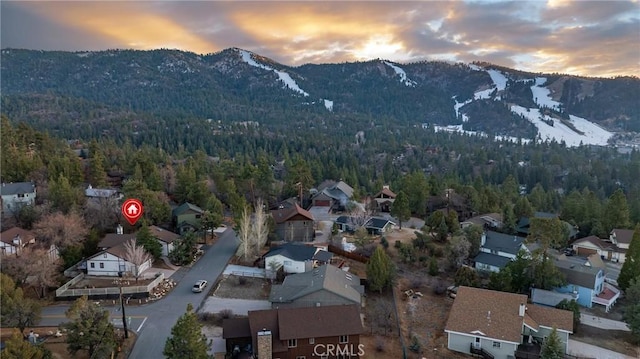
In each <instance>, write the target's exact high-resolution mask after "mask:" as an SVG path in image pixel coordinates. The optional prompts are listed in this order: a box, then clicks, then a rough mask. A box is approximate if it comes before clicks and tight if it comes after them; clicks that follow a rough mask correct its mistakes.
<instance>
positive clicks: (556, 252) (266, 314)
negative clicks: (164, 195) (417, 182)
mask: <svg viewBox="0 0 640 359" xmlns="http://www.w3.org/2000/svg"><path fill="white" fill-rule="evenodd" d="M400 190H401V189H400ZM308 193H309V194H308V196H303V197H292V198H290V199H287V200H285V201H282V202H280V203H277V204H275V205H273V206H271V209H270V210H268V209H266V210H265V207H266V206H264V205H259V206H256V207H255V209H254V210H255V211H257V212H255V213H252V214H251V215H249V213H247V212H245V213H244V214H243V215H241V216H239V217H238V216H235V219H233V218H234V217H233V216H227V217H226V218H225V219H222V220H219V221H213V223H212V224H213V225H211V224H208V223H206V221H207V218H206V217H207V216H208V214H207V213H206V212H207V211H206V210H204V209H202V208H200V207H199V206H198V205H196V204H193V203H189V202H184V203H181V204H177V203H176V204H175V205H174V206H173V208H172V209H171V218H170V220H169V221H167V222H166V223H165V224H162V225H148V224H146V223H143V224H142V225H141V226H129V225H127V224H125V223H124V222H123V221H121V220H119V221H118V222H120V223H118V225H117V226H116V228H114V232H112V233H107V234H105V235H104V236H103V237H101V238H97V243H96V244H95V249H94V252H95V253H93V254H91V255H88V256H86V257H84V258H82V259H81V260H80V261H78V262H77V263H74V264H73V265H71V266H69V267H68V268H67V267H65V268H64V275H65V276H66V277H67V279H66V280H65V281H66V283H64V285H61V286H60V287H59V288H58V289H57V290H55V295H54V297H55V300H56V304H60V303H71V301H74V300H76V299H78V298H80V300H82V298H85V300H86V298H88V300H90V301H93V302H95V303H96V304H100V305H107V306H108V305H110V304H111V305H114V307H113V309H112V310H110V312H111V315H112V319H111V321H112V322H113V325H115V326H116V327H120V328H122V329H124V330H125V331H130V330H132V331H133V332H134V333H140V332H141V330H142V331H144V330H145V321H146V322H147V323H151V322H152V321H153V319H152V318H153V316H154V314H153V313H150V314H149V316H148V317H147V318H146V319H145V320H144V321H142V322H141V323H140V324H139V326H138V327H137V329H136V328H135V325H133V326H132V323H131V321H132V318H131V317H129V318H128V321H129V322H128V323H126V322H127V320H126V319H125V317H124V310H125V306H127V307H129V308H127V309H126V310H127V312H131V311H133V312H136V311H138V310H141V309H143V308H145V306H149V307H150V308H151V307H152V306H158V305H160V304H161V303H162V302H163V301H169V300H170V299H169V298H171V297H172V296H174V297H175V296H177V295H178V291H183V290H185V289H188V290H189V291H191V289H193V291H194V292H196V288H195V287H194V288H191V287H192V286H193V283H189V282H187V283H185V282H184V280H185V278H187V277H188V276H186V275H185V274H186V273H189V274H191V273H192V272H196V271H197V273H193V274H194V275H195V276H202V278H201V279H202V280H201V281H198V282H203V284H202V286H204V292H205V293H207V295H206V296H204V297H203V298H202V301H201V302H200V303H195V304H196V305H195V306H194V307H195V308H196V309H195V311H194V312H190V311H189V310H190V309H188V311H187V314H185V315H197V316H198V317H199V318H200V321H201V324H200V327H203V333H205V334H206V338H207V340H209V341H210V344H209V349H208V351H209V352H210V354H211V355H215V356H216V357H220V358H265V359H266V358H292V359H293V358H295V359H299V358H311V357H314V356H319V357H324V358H338V357H340V358H342V357H349V358H356V357H366V358H397V357H400V356H401V355H407V357H418V356H422V357H428V358H431V357H433V358H441V357H442V358H450V357H451V358H454V357H455V358H458V357H460V358H462V357H464V356H465V354H467V355H474V356H479V357H482V358H505V359H507V358H519V359H530V358H545V355H547V354H545V351H548V350H556V351H558V352H559V353H561V354H562V355H564V356H565V357H566V358H599V357H600V356H598V355H593V354H590V353H592V351H591V349H588V347H589V346H590V345H591V344H587V343H589V342H591V340H590V337H589V336H590V335H594V334H588V333H584V334H581V332H583V331H584V329H582V328H588V327H589V326H590V327H592V328H593V330H596V331H594V332H593V333H601V332H602V331H613V332H615V333H628V331H629V329H628V328H627V327H626V325H625V324H624V323H622V322H618V320H619V319H620V316H619V314H616V313H619V311H617V309H618V306H617V304H618V302H619V301H620V302H621V303H622V304H621V305H623V306H629V305H632V303H629V302H628V301H625V299H624V291H623V290H621V289H620V286H619V283H618V276H619V275H620V272H621V268H622V266H623V265H624V263H625V262H629V261H630V260H631V261H634V260H635V258H629V257H628V256H627V255H625V254H629V253H630V252H631V246H633V245H634V244H633V243H635V246H636V247H637V246H638V244H639V242H640V232H639V231H638V229H636V230H635V232H634V230H629V229H623V228H614V229H613V230H612V231H611V233H610V235H609V237H608V238H599V237H597V236H588V237H583V238H579V239H576V230H575V228H574V226H573V225H571V224H569V223H567V222H564V221H562V219H561V218H559V217H558V215H556V214H553V213H544V212H532V213H531V215H530V216H529V217H521V218H519V220H518V222H517V223H515V226H514V227H513V229H512V230H507V229H506V228H505V224H504V220H505V219H504V218H503V216H502V215H501V214H497V213H486V214H477V213H470V212H469V211H468V208H467V207H466V206H465V204H464V201H462V200H457V197H456V196H457V194H456V193H455V191H454V190H453V189H446V190H445V191H444V192H443V193H442V194H441V196H433V197H431V198H429V199H428V200H427V203H430V213H429V215H428V216H427V218H426V221H424V220H420V219H418V218H413V217H411V216H410V215H407V208H406V207H405V208H403V206H407V203H406V202H405V201H406V199H405V198H404V193H402V194H400V195H397V194H396V193H394V192H393V191H392V190H391V189H390V187H389V186H386V185H385V186H383V187H382V188H381V189H380V191H379V192H378V193H375V194H372V195H371V196H363V197H361V199H360V201H358V200H356V199H355V198H354V190H353V188H351V187H350V186H349V185H348V184H346V183H345V182H343V181H331V180H328V181H325V182H323V184H322V187H319V188H317V189H312V190H311V191H309V192H308ZM84 194H85V196H86V201H87V205H91V203H94V205H95V204H96V203H97V205H100V206H105V205H112V206H115V207H114V208H117V205H118V204H119V203H121V202H122V201H123V200H124V196H123V195H122V192H121V191H120V190H119V189H117V188H116V187H109V188H95V187H93V186H91V185H88V186H87V187H86V191H85V193H84ZM443 199H444V200H443ZM106 200H109V202H107V201H106ZM37 201H38V191H37V190H36V186H35V185H34V184H33V183H30V182H23V183H10V184H3V185H2V214H3V218H4V219H5V223H10V220H11V218H12V217H14V215H15V214H16V213H17V212H18V211H19V210H20V209H22V208H25V207H26V206H35V205H36V203H37ZM305 208H306V209H305ZM260 212H262V213H260ZM121 223H122V224H121ZM234 223H235V224H234ZM436 223H437V224H436ZM442 226H444V227H442ZM5 228H6V227H4V226H3V231H2V233H1V234H0V236H1V244H2V247H1V250H2V256H3V257H2V258H3V273H16V272H13V270H14V269H13V268H14V267H15V266H16V264H13V260H14V259H15V260H22V259H25V260H27V258H28V257H30V256H32V253H36V252H35V251H36V250H37V251H41V252H37V253H46V254H47V256H44V257H40V258H39V259H38V261H39V262H37V263H40V265H41V266H44V267H47V264H46V263H53V262H56V261H59V260H60V256H61V253H60V251H61V249H62V248H61V247H58V246H57V245H56V244H55V242H47V241H44V240H41V237H40V236H42V235H43V233H47V232H46V231H43V230H42V228H41V227H38V228H34V229H33V230H29V229H24V228H20V227H19V226H13V227H11V228H8V229H5ZM554 228H556V229H558V228H559V230H556V231H555V232H554ZM223 238H224V240H225V241H226V244H227V245H230V246H231V247H229V248H230V251H229V249H227V251H229V252H228V254H229V257H227V262H228V265H227V264H226V263H219V264H217V265H218V266H219V267H220V268H221V272H220V273H218V274H215V273H211V272H209V269H208V268H203V267H198V264H199V263H200V262H201V261H205V260H206V259H205V258H207V256H210V255H212V254H213V252H216V251H218V248H219V246H221V245H222V244H221V243H222V242H223ZM553 241H559V243H565V244H566V245H563V246H561V247H558V246H554V244H553ZM42 243H50V245H49V246H47V245H44V246H43V244H42ZM234 248H237V251H236V250H235V249H234ZM234 254H235V255H234ZM633 255H635V253H634V254H633ZM7 263H8V264H7ZM194 263H195V264H194ZM36 265H37V264H36ZM225 267H226V268H225ZM5 268H6V271H5ZM198 268H200V269H198ZM518 268H520V271H521V272H517V271H518ZM529 268H532V269H533V271H532V272H529ZM203 270H204V271H205V272H208V273H207V274H206V275H205V272H201V271H203ZM198 273H200V274H198ZM3 275H4V274H3ZM527 276H530V277H527ZM525 277H527V278H525ZM518 278H519V279H518ZM204 279H206V280H204ZM523 280H524V281H523ZM3 283H4V282H3ZM634 283H635V284H632V285H633V286H637V285H638V281H637V280H636V281H635V282H634ZM51 284H52V282H48V281H43V280H42V275H40V274H38V273H35V272H34V273H33V274H25V277H24V278H23V282H22V285H23V286H33V287H36V288H38V286H39V287H40V289H41V290H43V291H42V292H41V294H42V295H44V296H46V292H45V291H44V289H45V288H46V287H50V286H51ZM196 286H200V284H196ZM202 286H200V288H198V292H201V291H202V289H203V288H202ZM629 286H630V284H629V282H627V284H626V288H630V287H629ZM25 290H26V289H25ZM25 293H26V292H25ZM183 295H184V293H181V294H180V296H183ZM164 297H166V298H164ZM176 298H177V297H176ZM189 305H191V304H189ZM119 307H121V308H122V313H123V314H122V316H123V317H122V320H119V319H118V314H117V310H118V308H119ZM51 308H52V309H49V308H48V307H44V309H43V313H48V312H50V311H51V312H52V313H53V312H55V309H54V308H55V306H54V307H51ZM176 309H177V308H176ZM113 310H115V312H114V311H113ZM423 315H429V320H428V321H421V320H419V319H418V318H421V317H422V316H423ZM45 318H47V315H46V314H45V315H43V316H42V320H41V321H44V322H49V320H47V319H45ZM603 321H605V322H608V321H610V322H612V323H613V322H615V323H620V325H619V326H618V327H617V328H616V329H610V328H608V327H606V326H600V325H599V323H601V322H603ZM25 324H26V325H25ZM23 325H25V326H24V327H23V328H22V329H23V333H25V332H24V330H25V329H26V328H27V327H28V328H33V329H35V330H37V327H36V325H38V322H37V320H35V318H34V319H33V320H27V321H26V322H25V323H24V324H23ZM41 325H42V323H41ZM56 325H60V327H59V328H61V329H62V330H60V329H58V330H56V334H60V335H59V336H61V337H64V336H65V335H67V332H66V330H67V329H64V328H67V327H65V325H64V324H63V323H62V322H60V323H58V324H56ZM146 325H147V326H149V325H151V324H146ZM49 326H50V325H49ZM215 328H218V329H215ZM33 329H32V330H33ZM205 334H203V335H205ZM25 335H26V334H25ZM576 335H580V337H579V339H578V338H576V339H573V338H574V337H576ZM624 336H627V334H624ZM116 340H123V339H122V338H121V339H116ZM54 341H55V339H54ZM550 343H552V344H550ZM143 344H144V343H136V344H134V345H133V349H131V348H130V349H129V350H133V351H134V352H135V350H136V348H138V347H139V346H141V345H143ZM616 345H617V344H616ZM552 346H555V347H552ZM554 348H555V349H554ZM586 348H587V349H586ZM165 350H166V349H165ZM598 350H602V351H603V352H607V353H609V351H607V350H610V353H615V352H618V354H607V355H614V356H608V357H612V358H613V357H620V358H631V357H633V354H632V352H633V350H634V349H633V346H632V345H631V344H628V345H627V348H626V349H625V348H623V347H619V346H614V347H608V348H601V349H598ZM620 351H622V352H626V353H628V354H626V356H625V354H624V353H620ZM401 353H405V354H401ZM615 355H617V356H615Z"/></svg>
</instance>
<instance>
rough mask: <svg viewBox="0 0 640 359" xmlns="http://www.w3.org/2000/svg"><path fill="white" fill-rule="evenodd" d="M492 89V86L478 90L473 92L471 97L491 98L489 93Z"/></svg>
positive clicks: (475, 98) (479, 98) (478, 98)
mask: <svg viewBox="0 0 640 359" xmlns="http://www.w3.org/2000/svg"><path fill="white" fill-rule="evenodd" d="M493 90H495V88H493V87H492V88H490V89H486V90H482V91H478V92H476V93H474V94H473V99H474V100H486V99H489V98H491V93H492V92H493Z"/></svg>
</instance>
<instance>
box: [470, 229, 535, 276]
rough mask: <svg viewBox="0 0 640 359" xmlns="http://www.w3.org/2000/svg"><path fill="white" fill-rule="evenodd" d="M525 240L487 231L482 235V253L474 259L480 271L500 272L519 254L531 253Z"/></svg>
mask: <svg viewBox="0 0 640 359" xmlns="http://www.w3.org/2000/svg"><path fill="white" fill-rule="evenodd" d="M524 241H525V238H524V237H518V236H514V235H510V234H504V233H498V232H494V231H486V232H484V233H483V234H482V240H481V242H480V253H479V254H478V255H477V256H476V257H475V258H474V259H473V261H474V262H475V268H476V269H478V270H484V271H491V272H498V271H500V269H502V268H503V267H504V266H505V265H507V263H509V262H510V261H512V260H515V259H516V256H517V255H518V252H519V251H521V250H523V251H525V252H527V253H528V252H529V250H528V249H527V247H526V246H525V245H524Z"/></svg>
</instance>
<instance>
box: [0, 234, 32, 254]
mask: <svg viewBox="0 0 640 359" xmlns="http://www.w3.org/2000/svg"><path fill="white" fill-rule="evenodd" d="M34 243H36V236H35V235H34V234H33V232H31V231H28V230H26V229H22V228H20V227H13V228H9V229H7V230H6V231H4V232H2V233H0V254H1V255H7V254H19V253H20V250H22V248H24V247H25V246H27V245H29V244H34Z"/></svg>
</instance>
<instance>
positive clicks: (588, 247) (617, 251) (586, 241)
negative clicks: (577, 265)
mask: <svg viewBox="0 0 640 359" xmlns="http://www.w3.org/2000/svg"><path fill="white" fill-rule="evenodd" d="M571 247H572V248H573V249H574V250H575V251H576V253H577V254H578V255H580V256H585V257H586V256H589V255H592V254H597V255H599V256H601V257H602V258H604V259H607V260H610V261H613V262H620V263H624V258H625V254H626V252H627V249H626V248H620V247H618V245H617V244H615V243H613V242H612V241H610V240H609V241H606V240H603V239H600V238H599V237H597V236H588V237H584V238H580V239H577V240H576V241H575V242H573V243H572V244H571Z"/></svg>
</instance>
